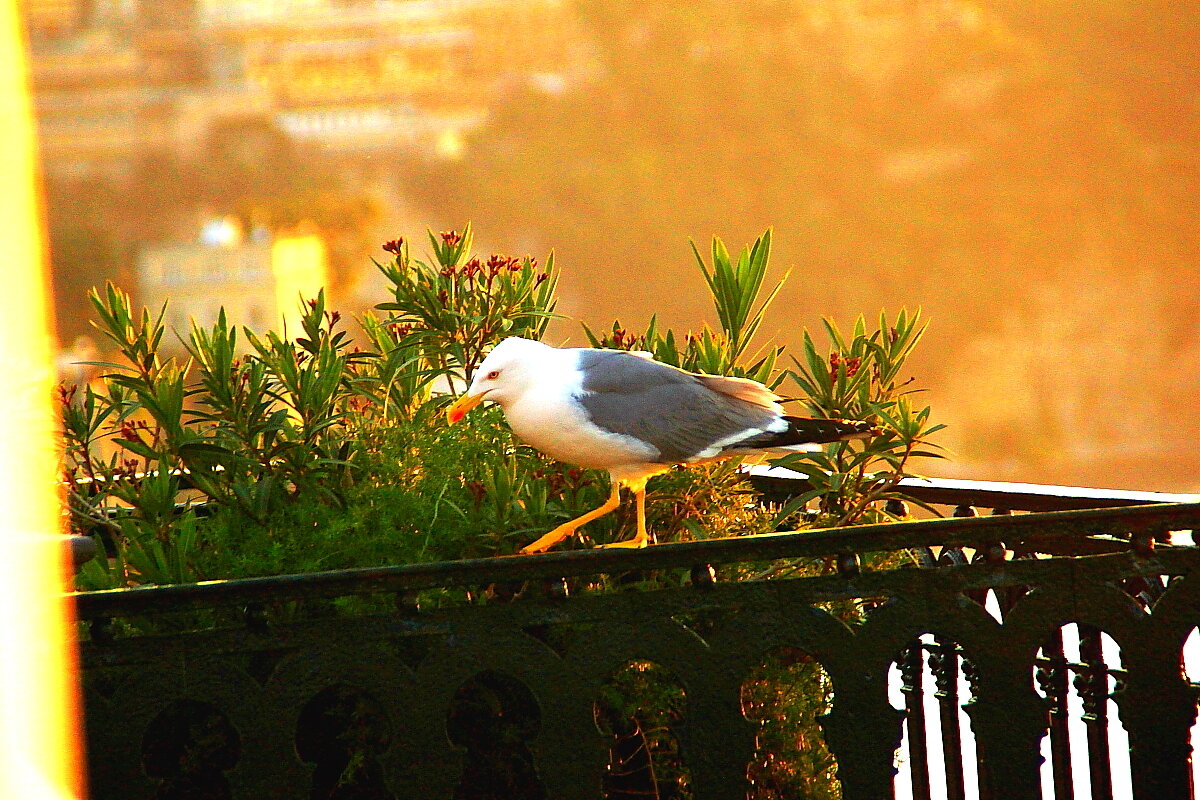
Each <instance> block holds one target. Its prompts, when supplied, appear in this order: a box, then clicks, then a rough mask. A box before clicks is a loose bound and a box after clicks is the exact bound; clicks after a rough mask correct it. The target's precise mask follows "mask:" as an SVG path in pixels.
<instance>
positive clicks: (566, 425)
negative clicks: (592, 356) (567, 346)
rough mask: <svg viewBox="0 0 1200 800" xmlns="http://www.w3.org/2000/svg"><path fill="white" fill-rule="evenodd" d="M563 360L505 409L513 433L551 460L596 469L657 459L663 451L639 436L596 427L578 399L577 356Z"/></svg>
mask: <svg viewBox="0 0 1200 800" xmlns="http://www.w3.org/2000/svg"><path fill="white" fill-rule="evenodd" d="M557 353H558V354H561V359H562V362H564V363H559V364H555V365H549V364H547V365H546V366H547V368H546V369H543V370H539V374H538V375H537V379H536V380H534V381H532V382H531V383H530V385H529V387H528V388H527V389H526V391H525V392H523V393H522V394H521V395H520V397H518V398H517V399H516V400H513V401H511V402H509V403H508V404H507V405H506V406H505V408H504V415H505V418H506V419H507V420H508V424H509V426H510V427H511V428H512V429H513V433H515V434H516V435H517V437H518V438H519V439H521V440H522V441H524V442H526V443H528V444H531V445H533V446H534V447H536V448H537V449H538V450H541V451H542V452H543V453H545V454H546V455H548V456H550V457H551V458H556V459H558V460H559V461H565V462H567V463H569V464H575V465H578V466H581V467H589V468H593V469H610V468H612V467H618V466H627V465H633V464H641V463H646V462H654V461H655V459H656V458H657V457H658V451H657V450H655V448H654V447H652V446H650V445H648V444H646V443H645V442H643V441H641V440H640V439H636V438H634V437H632V436H625V435H622V434H617V433H611V432H609V431H606V430H604V429H602V428H599V427H597V426H596V425H595V424H594V423H593V422H592V421H591V419H590V418H589V417H588V415H587V412H586V411H585V410H584V408H583V406H582V405H580V404H579V403H577V402H576V401H575V399H574V398H575V397H576V396H578V394H579V393H580V391H581V388H580V383H581V381H582V376H581V375H580V374H579V372H578V370H577V369H576V368H575V362H576V361H577V357H576V356H575V354H574V353H573V352H572V351H570V350H559V351H557Z"/></svg>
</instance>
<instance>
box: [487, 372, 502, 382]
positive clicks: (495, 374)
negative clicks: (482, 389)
mask: <svg viewBox="0 0 1200 800" xmlns="http://www.w3.org/2000/svg"><path fill="white" fill-rule="evenodd" d="M499 377H500V370H498V369H494V370H492V371H491V372H489V373H488V374H487V379H488V380H489V381H494V380H496V378H499Z"/></svg>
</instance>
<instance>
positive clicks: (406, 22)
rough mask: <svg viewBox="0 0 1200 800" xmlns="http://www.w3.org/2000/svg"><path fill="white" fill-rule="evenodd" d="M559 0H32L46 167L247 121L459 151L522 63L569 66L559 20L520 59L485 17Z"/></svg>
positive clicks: (93, 165)
mask: <svg viewBox="0 0 1200 800" xmlns="http://www.w3.org/2000/svg"><path fill="white" fill-rule="evenodd" d="M554 5H555V3H554V2H553V0H523V2H516V3H514V2H507V3H506V2H503V1H502V0H371V1H370V2H366V1H365V0H29V2H27V3H25V4H24V8H25V14H26V21H27V25H28V27H29V32H30V41H31V46H32V65H33V81H34V89H35V102H36V109H37V115H38V120H39V128H40V136H41V143H42V150H43V158H44V161H45V163H46V168H47V169H48V170H50V171H52V172H57V173H61V174H93V173H98V174H114V173H115V174H120V173H121V172H122V171H123V170H126V169H128V167H129V165H130V164H132V163H134V162H135V161H136V159H138V158H145V157H147V156H152V155H153V154H155V153H156V152H162V151H168V152H173V153H177V154H181V155H196V154H197V153H198V152H202V150H203V148H204V147H205V146H206V145H208V144H209V143H210V139H211V137H212V136H213V135H214V133H215V132H218V131H221V130H222V129H226V130H228V129H233V130H236V129H237V128H238V124H241V125H245V124H246V123H260V124H261V123H267V124H269V126H270V127H271V128H273V129H274V130H276V131H279V132H282V133H284V134H286V135H287V136H289V137H291V138H293V139H295V140H299V141H306V142H313V143H316V144H319V145H322V146H325V147H328V148H330V149H332V150H336V151H341V152H361V151H364V150H365V151H370V150H378V149H381V148H390V149H399V150H404V151H408V152H418V153H425V154H428V155H431V156H442V157H451V158H453V157H457V156H458V155H459V154H460V153H461V149H462V142H463V139H464V135H465V134H466V133H468V132H470V131H471V130H473V129H475V128H477V127H478V126H480V125H482V124H483V123H484V122H485V121H486V120H487V117H488V105H489V102H490V101H491V99H492V98H493V97H494V96H495V94H496V93H497V91H501V90H503V88H504V87H505V86H507V85H509V84H511V81H512V80H513V75H514V73H516V74H518V76H519V78H520V79H521V80H525V81H528V82H529V83H532V84H537V85H541V84H544V83H546V81H547V80H550V82H551V83H553V84H554V85H559V84H561V83H562V81H563V80H564V79H563V77H562V72H561V69H560V67H561V64H560V63H559V62H560V61H561V60H562V54H563V53H564V52H565V48H563V47H555V46H554V43H553V41H551V40H550V38H548V37H553V36H554V35H555V31H556V28H555V27H554V26H553V25H552V24H549V25H547V26H546V27H544V28H539V30H538V31H536V32H535V33H536V34H537V35H538V46H537V47H536V48H530V50H528V51H526V52H522V53H521V58H520V60H519V61H517V62H514V61H513V60H511V59H509V58H508V57H507V55H506V54H499V55H500V56H502V57H499V58H495V59H491V58H487V57H480V55H481V54H480V53H479V52H478V49H479V48H480V46H481V42H480V41H479V30H480V27H479V24H480V23H481V22H484V23H485V24H486V20H487V18H488V17H489V15H497V14H500V15H503V14H513V13H515V12H514V9H520V8H522V7H542V6H546V7H550V6H554ZM526 16H529V15H526ZM539 18H541V17H539ZM485 29H486V28H485ZM518 33H520V31H519V26H518ZM558 38H559V39H561V38H562V37H561V33H559V34H558ZM485 55H486V54H485ZM547 76H549V77H547ZM231 123H232V124H231Z"/></svg>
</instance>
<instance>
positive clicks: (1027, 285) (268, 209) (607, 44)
mask: <svg viewBox="0 0 1200 800" xmlns="http://www.w3.org/2000/svg"><path fill="white" fill-rule="evenodd" d="M24 7H25V9H26V16H27V24H28V26H29V29H30V32H31V39H32V43H33V47H32V53H33V72H34V84H35V100H36V105H37V111H38V118H39V126H40V131H41V139H42V144H43V165H44V169H45V171H46V176H47V192H48V211H49V221H50V226H49V231H50V237H51V243H52V247H51V252H52V257H53V262H54V263H53V269H54V280H55V291H56V293H57V297H58V299H59V306H60V308H61V309H63V311H64V313H62V314H60V315H59V321H58V325H59V335H60V338H61V340H62V341H64V342H71V341H73V340H74V339H75V337H76V336H78V335H80V334H85V333H87V332H88V329H87V327H86V313H87V312H86V307H85V305H84V302H83V298H84V295H85V291H86V289H87V288H88V287H90V286H92V285H95V284H97V283H102V282H103V281H104V280H106V279H113V280H116V281H118V282H120V283H121V284H122V285H123V286H124V287H125V288H126V289H128V290H129V291H131V292H132V293H133V294H134V296H135V299H136V298H138V297H151V296H153V297H158V296H161V294H162V291H166V289H169V288H170V286H167V287H166V289H162V287H158V288H155V289H154V292H153V293H152V292H150V291H149V289H147V290H146V291H140V290H139V280H141V277H140V275H139V272H138V266H137V265H138V263H139V254H141V253H143V252H145V251H146V250H147V249H148V248H151V247H154V246H159V245H164V244H167V245H170V244H173V243H195V242H196V239H197V231H199V230H202V229H203V227H204V225H205V222H206V221H207V220H212V219H223V218H228V217H234V218H237V219H238V220H240V221H241V225H242V228H243V230H244V231H245V232H246V235H247V237H248V238H247V241H249V242H258V243H259V244H260V245H261V244H262V242H264V241H265V240H266V239H264V238H262V237H270V236H273V235H277V234H278V233H279V232H280V231H287V230H290V229H294V228H295V226H297V225H299V224H302V223H310V224H312V225H314V226H315V227H316V229H317V230H318V231H319V233H320V236H321V237H322V239H323V241H324V242H325V245H326V247H327V252H328V261H329V274H328V281H327V291H328V294H329V296H330V302H331V306H333V307H337V308H339V309H340V310H341V311H343V312H349V313H356V312H359V311H362V310H363V309H365V308H367V307H369V306H370V305H372V304H374V303H378V302H381V301H382V300H383V299H385V298H382V297H381V296H380V295H379V290H380V284H379V282H378V276H377V275H376V274H375V269H374V267H373V266H372V265H371V262H370V259H371V257H372V256H375V257H379V256H380V255H381V253H380V251H379V245H380V243H382V242H385V241H388V240H390V239H394V238H396V237H397V236H400V235H403V236H407V237H409V238H410V239H411V240H413V241H420V240H421V237H422V235H423V232H424V229H425V227H426V226H429V227H433V228H434V229H436V230H446V229H449V228H461V226H462V225H463V224H464V223H465V222H466V221H467V220H472V221H473V222H474V225H475V230H476V240H477V242H478V243H479V245H480V246H481V247H482V248H483V249H484V250H485V252H486V250H489V249H494V250H496V251H500V252H507V253H513V254H516V255H521V254H524V253H531V254H533V255H536V256H539V257H544V256H545V254H546V252H547V251H548V250H549V249H551V248H554V249H555V250H556V252H557V263H558V264H559V265H560V266H561V267H562V269H563V277H562V280H561V282H560V284H559V286H560V290H561V295H562V302H561V303H560V306H559V310H560V311H563V312H565V313H566V314H568V315H570V316H571V317H573V318H574V320H582V321H584V322H586V323H587V324H588V325H589V326H591V327H592V328H593V329H596V328H603V327H606V326H608V325H609V324H611V323H612V321H613V318H614V317H618V316H619V317H620V319H621V322H622V323H623V324H624V325H625V326H626V327H627V328H629V329H630V330H635V329H638V328H640V327H642V326H644V325H645V323H646V321H647V320H648V318H649V317H650V315H651V314H652V313H658V314H659V317H660V321H661V322H662V323H665V324H667V325H670V326H673V327H675V328H678V329H680V330H681V331H682V330H687V329H689V328H692V329H695V328H698V327H699V326H700V325H702V324H704V323H705V322H708V323H709V324H711V323H713V322H714V321H715V320H714V319H713V315H712V311H711V308H710V305H709V303H708V301H707V299H706V298H705V296H704V284H703V280H702V278H701V276H700V274H699V272H698V271H697V270H696V268H695V265H694V264H693V263H692V261H691V255H690V251H689V249H688V246H687V240H688V238H689V237H691V238H695V239H696V240H698V241H700V242H701V243H703V242H704V241H706V240H707V239H708V237H709V236H711V235H713V234H717V235H720V236H722V237H723V238H724V239H725V241H726V242H727V243H729V244H730V245H731V246H733V247H737V246H740V244H741V243H744V242H747V241H752V240H753V238H754V237H755V236H757V235H758V234H760V233H761V232H762V231H763V230H764V229H766V228H767V227H768V226H773V227H774V231H775V236H774V253H773V269H774V274H775V275H782V274H783V273H784V271H785V270H787V269H788V268H791V269H792V273H791V274H792V277H791V280H790V282H789V284H788V285H787V286H786V287H785V288H784V290H783V292H782V293H781V294H780V295H779V297H778V299H777V301H776V303H775V304H774V306H773V308H772V310H771V312H770V315H769V316H768V319H767V321H766V324H765V325H764V326H763V329H762V332H763V334H769V335H773V336H774V337H775V338H776V340H777V341H779V342H781V343H784V344H787V345H789V346H790V348H791V349H792V350H793V352H794V351H795V350H796V348H797V345H798V342H799V340H800V333H799V332H800V329H801V328H803V327H807V328H809V329H817V330H819V328H820V322H819V321H820V318H821V317H823V316H831V317H834V318H836V319H838V320H840V321H842V322H843V323H848V322H851V321H852V320H853V318H854V317H855V316H857V315H858V314H859V313H865V314H867V315H869V316H870V315H874V314H876V313H878V311H879V310H880V309H881V308H887V309H889V310H891V311H895V310H896V309H897V308H898V307H900V306H908V307H910V308H912V307H917V306H920V307H922V308H923V310H924V312H925V317H926V318H927V319H929V320H930V321H931V328H930V332H929V335H928V336H927V337H926V338H925V340H924V341H923V342H922V345H921V347H920V350H919V352H918V354H917V356H916V357H915V361H914V363H913V367H914V371H915V376H916V377H917V380H918V382H919V383H920V384H922V385H924V386H927V387H928V388H929V392H928V394H926V395H924V397H925V398H927V400H928V402H929V404H930V405H931V406H932V407H933V412H934V416H935V417H936V418H937V419H938V421H940V422H945V423H948V424H949V425H950V427H949V429H948V430H947V431H946V432H945V435H944V436H943V437H942V439H941V440H942V442H943V443H944V444H946V445H948V446H949V447H950V449H951V451H952V456H953V457H952V459H951V460H949V461H947V462H945V463H943V464H940V465H938V466H937V467H936V469H937V470H938V471H939V472H940V474H942V475H945V476H948V477H962V478H975V479H985V480H987V479H992V480H1017V481H1034V482H1047V483H1066V484H1077V485H1091V486H1111V487H1116V488H1131V489H1148V490H1163V491H1195V490H1197V489H1200V478H1197V477H1196V476H1197V475H1200V451H1197V449H1196V448H1195V447H1193V446H1192V442H1193V441H1195V439H1196V438H1197V437H1200V414H1197V403H1196V400H1195V398H1196V397H1197V396H1200V321H1198V320H1200V313H1198V312H1200V280H1198V279H1197V269H1196V265H1197V264H1198V263H1200V215H1197V214H1196V209H1197V208H1200V137H1198V136H1197V135H1196V131H1197V130H1200V15H1197V14H1196V13H1195V9H1194V3H1192V2H1189V0H1144V2H1138V3H1133V2H1126V1H1125V0H1112V1H1111V2H1110V1H1109V0H1084V1H1083V2H1070V3H1046V2H1044V0H910V1H909V2H862V0H748V1H747V2H740V3H730V2H725V1H724V0H694V1H693V2H681V0H587V1H586V2H584V0H473V1H472V2H451V1H450V0H447V1H446V2H439V0H429V2H421V3H413V2H401V1H400V0H395V1H394V2H389V0H240V1H239V2H229V1H226V0H163V1H162V2H155V3H110V2H104V3H96V2H84V0H29V1H28V2H27V3H25V6H24ZM256 237H258V238H256ZM417 249H418V250H419V249H420V248H419V247H418V248H417ZM230 263H236V259H232V260H231V261H230ZM235 271H236V270H235ZM163 277H164V280H165V279H169V277H170V276H169V275H166V276H163ZM234 277H236V276H234ZM227 282H228V283H229V284H230V285H232V284H233V283H236V281H234V280H232V279H230V280H229V281H227ZM160 290H161V291H160ZM265 291H269V287H268V288H267V289H265ZM175 294H176V295H183V294H186V293H184V292H176V293H175ZM217 299H219V298H215V297H210V296H204V297H198V296H197V297H187V298H185V297H179V298H178V300H177V298H176V297H174V296H173V297H172V301H173V308H174V309H176V310H177V311H179V312H180V313H181V314H185V315H186V314H187V313H195V314H198V315H206V314H209V313H211V308H210V307H209V305H210V304H211V302H212V301H215V300H217ZM189 304H190V305H189ZM293 305H294V297H289V298H287V299H286V302H285V303H284V304H283V307H284V308H290V307H292V306H293ZM235 321H236V322H247V323H250V324H254V321H253V320H240V319H239V320H235ZM184 327H185V328H186V326H184ZM260 327H261V325H260ZM552 336H553V337H554V338H555V340H556V341H562V340H564V339H569V340H570V341H572V342H575V343H578V342H581V341H582V339H583V337H582V336H581V332H580V328H579V326H578V324H577V323H576V322H575V321H571V322H566V323H562V324H559V325H556V326H555V327H554V328H553V329H552Z"/></svg>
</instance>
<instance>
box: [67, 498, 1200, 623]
mask: <svg viewBox="0 0 1200 800" xmlns="http://www.w3.org/2000/svg"><path fill="white" fill-rule="evenodd" d="M1081 526H1082V527H1085V528H1086V529H1087V530H1088V531H1090V532H1091V534H1092V536H1091V538H1093V539H1099V540H1102V541H1103V542H1104V543H1105V544H1106V547H1105V548H1104V550H1105V551H1107V552H1112V551H1114V550H1130V549H1132V550H1133V551H1134V552H1137V553H1140V554H1148V553H1149V552H1151V551H1152V550H1153V548H1154V546H1155V541H1156V540H1159V541H1162V542H1165V540H1166V533H1167V532H1169V531H1178V530H1190V529H1191V528H1192V527H1193V526H1195V527H1200V503H1161V504H1151V505H1140V506H1128V507H1124V508H1109V509H1087V510H1079V511H1060V512H1048V513H1044V514H1036V515H1018V516H987V517H967V518H950V519H935V520H922V521H916V522H895V523H885V524H879V525H861V526H855V527H850V528H827V529H823V530H806V531H793V532H786V533H772V534H760V535H755V536H741V537H733V538H725V539H709V540H704V541H692V542H672V543H667V544H661V545H656V546H654V547H649V548H646V549H644V550H610V549H601V550H583V551H570V552H558V553H544V554H539V555H530V556H520V557H514V556H502V557H498V558H480V559H469V560H462V561H452V562H436V563H428V564H404V565H399V566H390V567H367V568H359V569H347V570H336V571H328V572H314V573H309V574H305V575H280V576H272V577H262V578H244V579H237V580H225V581H205V582H201V583H195V584H182V585H173V586H147V587H137V588H133V589H113V590H106V591H96V592H81V593H77V594H75V595H74V597H75V599H76V610H77V614H78V616H79V617H80V618H81V619H93V618H97V617H112V616H131V615H137V614H140V613H145V612H148V611H152V610H154V609H156V608H162V607H163V606H164V605H171V606H172V607H174V608H181V607H192V608H201V607H215V606H224V605H238V604H246V603H259V602H269V601H278V600H287V599H296V598H300V597H303V598H314V597H342V596H350V595H363V594H376V593H402V592H408V591H417V590H421V589H429V588H437V587H447V586H472V585H482V584H487V583H490V582H505V583H513V582H522V581H547V580H561V579H563V578H569V577H579V576H586V575H597V574H605V573H616V572H626V571H630V570H645V569H672V568H675V569H680V568H682V569H688V568H691V567H693V566H697V565H712V564H728V563H745V562H755V561H773V560H777V559H785V558H802V557H810V558H811V557H822V556H825V557H834V558H838V559H839V563H840V559H841V558H842V557H844V556H850V557H852V556H853V555H854V554H860V553H870V552H894V551H900V550H905V549H910V548H919V547H930V546H939V545H940V546H943V547H964V546H965V547H972V548H979V549H986V548H987V547H989V546H993V545H996V544H999V543H1003V547H1005V548H1007V549H1009V550H1013V549H1024V550H1026V551H1031V552H1032V551H1039V552H1040V549H1039V548H1040V547H1041V545H1042V543H1050V544H1053V543H1055V542H1056V541H1058V540H1060V539H1061V538H1062V537H1063V536H1064V535H1068V534H1069V535H1073V536H1075V537H1076V538H1078V533H1077V531H1078V530H1079V528H1080V527H1081ZM1012 563H1015V562H1012ZM852 569H853V567H847V568H845V569H843V572H846V571H848V570H852Z"/></svg>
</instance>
